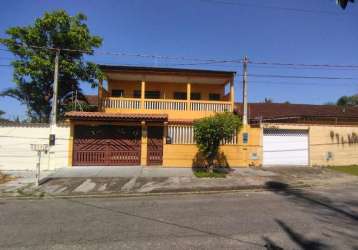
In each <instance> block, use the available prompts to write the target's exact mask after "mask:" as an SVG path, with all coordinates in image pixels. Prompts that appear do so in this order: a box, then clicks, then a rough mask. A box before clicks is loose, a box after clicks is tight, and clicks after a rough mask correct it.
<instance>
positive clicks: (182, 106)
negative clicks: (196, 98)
mask: <svg viewBox="0 0 358 250" xmlns="http://www.w3.org/2000/svg"><path fill="white" fill-rule="evenodd" d="M144 108H145V109H159V110H187V101H182V100H165V99H145V100H144Z"/></svg>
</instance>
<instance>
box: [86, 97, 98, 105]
mask: <svg viewBox="0 0 358 250" xmlns="http://www.w3.org/2000/svg"><path fill="white" fill-rule="evenodd" d="M85 98H86V100H87V102H88V104H89V105H93V106H97V105H98V96H97V95H85Z"/></svg>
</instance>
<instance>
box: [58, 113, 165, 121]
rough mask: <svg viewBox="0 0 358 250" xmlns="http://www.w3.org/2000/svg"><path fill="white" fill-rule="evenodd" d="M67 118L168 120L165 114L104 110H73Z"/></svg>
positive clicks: (89, 119)
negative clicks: (108, 111) (125, 112)
mask: <svg viewBox="0 0 358 250" xmlns="http://www.w3.org/2000/svg"><path fill="white" fill-rule="evenodd" d="M65 116H66V118H68V119H70V120H77V121H131V122H133V121H161V122H164V121H167V120H168V116H167V115H165V114H117V113H104V112H80V111H71V112H68V113H66V114H65Z"/></svg>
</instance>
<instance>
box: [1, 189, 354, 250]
mask: <svg viewBox="0 0 358 250" xmlns="http://www.w3.org/2000/svg"><path fill="white" fill-rule="evenodd" d="M271 185H272V190H271V191H263V192H249V191H247V192H237V193H222V194H202V195H177V196H174V195H171V196H151V197H150V196H148V197H136V198H87V199H46V200H0V211H1V213H0V232H1V233H0V248H1V249H355V250H356V249H358V193H357V188H358V184H350V185H346V186H339V187H329V188H328V187H327V188H320V189H315V190H305V191H302V190H294V189H290V188H289V187H287V186H285V185H284V184H280V183H271Z"/></svg>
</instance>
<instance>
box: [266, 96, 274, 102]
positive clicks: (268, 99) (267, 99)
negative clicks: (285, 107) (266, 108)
mask: <svg viewBox="0 0 358 250" xmlns="http://www.w3.org/2000/svg"><path fill="white" fill-rule="evenodd" d="M264 103H273V100H272V98H267V97H265V100H264Z"/></svg>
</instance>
